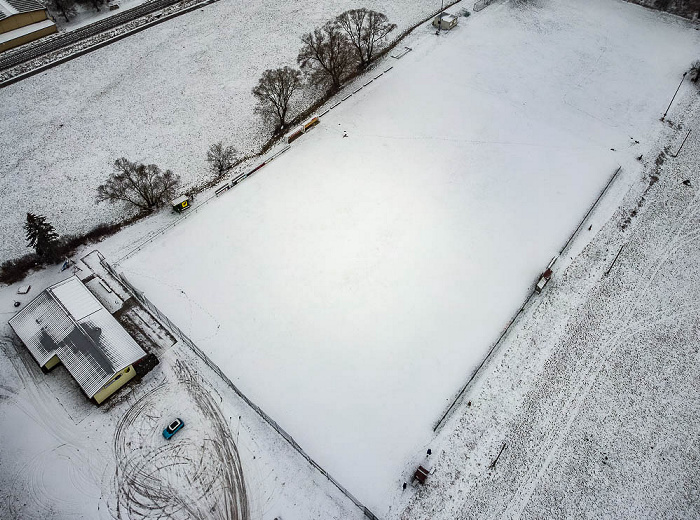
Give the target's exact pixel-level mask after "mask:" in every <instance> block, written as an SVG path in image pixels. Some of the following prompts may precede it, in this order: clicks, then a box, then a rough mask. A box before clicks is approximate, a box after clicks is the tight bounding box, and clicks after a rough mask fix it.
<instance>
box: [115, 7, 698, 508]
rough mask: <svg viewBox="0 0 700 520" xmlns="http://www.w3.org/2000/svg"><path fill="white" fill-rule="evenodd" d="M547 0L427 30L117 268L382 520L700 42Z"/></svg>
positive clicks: (629, 16)
mask: <svg viewBox="0 0 700 520" xmlns="http://www.w3.org/2000/svg"><path fill="white" fill-rule="evenodd" d="M539 5H540V7H539V8H537V9H526V10H516V9H512V8H510V6H509V5H508V4H497V5H493V6H491V7H489V8H488V9H485V10H484V11H482V12H480V13H478V14H476V15H473V16H472V17H470V18H469V19H467V20H464V19H462V20H461V22H460V26H459V27H458V28H457V29H456V30H454V31H452V32H450V33H447V34H443V35H441V36H440V37H436V36H435V35H434V34H433V30H432V29H430V28H423V29H419V30H418V33H417V34H416V35H415V36H414V37H412V38H411V40H410V41H408V42H407V43H406V45H408V46H410V47H412V48H413V49H414V50H413V52H410V53H408V54H407V55H406V56H405V57H403V58H401V60H398V61H395V60H392V64H393V65H394V69H393V70H391V71H390V72H389V73H387V74H385V75H384V76H383V77H382V78H380V79H379V80H377V81H375V82H374V83H372V84H371V85H369V86H368V87H366V88H365V89H363V90H362V91H361V92H359V93H358V94H356V95H354V96H353V97H352V98H350V99H348V100H347V101H345V102H343V103H342V104H341V105H340V106H339V107H337V108H335V109H334V110H333V111H332V112H330V113H329V114H328V115H327V116H325V117H324V118H323V119H322V123H321V124H320V125H319V126H318V127H317V128H316V129H314V130H313V132H312V133H310V134H309V135H307V136H304V137H303V138H302V139H300V140H299V141H297V142H296V143H294V145H293V146H292V149H291V150H290V151H289V152H287V153H286V154H285V155H283V156H282V157H281V158H280V159H278V160H277V161H275V162H273V163H271V164H270V165H269V166H266V167H265V169H264V170H262V171H261V172H260V173H259V174H256V176H254V177H252V178H251V179H250V180H248V181H246V182H245V183H243V184H242V185H240V186H239V187H237V188H236V189H234V190H232V191H231V192H228V193H226V194H225V195H223V196H222V197H221V198H220V199H218V200H216V201H214V202H212V203H211V204H210V205H208V206H207V207H206V208H203V209H202V210H201V211H200V212H199V213H198V214H196V215H193V216H192V217H190V218H189V219H186V220H185V221H184V222H183V223H182V224H181V225H179V226H177V227H176V228H174V229H173V230H172V231H171V232H169V233H168V234H167V235H165V236H164V237H163V238H161V239H159V240H157V241H155V242H154V243H153V244H152V245H151V246H149V247H147V248H146V249H144V250H143V251H142V252H140V253H138V254H137V255H135V256H133V257H132V258H130V259H129V260H127V261H125V262H124V263H122V264H121V265H120V266H119V267H120V269H122V270H123V271H124V273H125V274H126V275H127V277H128V278H130V279H131V281H132V282H134V283H135V285H136V286H137V287H140V288H141V289H143V290H144V291H145V293H146V295H147V296H148V297H149V298H150V299H151V300H153V301H154V302H155V303H156V304H157V305H158V306H159V307H160V308H161V309H162V310H163V311H164V312H165V313H166V314H167V315H168V316H169V317H170V318H171V319H173V320H174V321H175V322H176V323H177V324H178V325H179V326H180V327H181V328H183V330H185V332H187V333H188V334H190V335H191V337H192V339H193V340H194V341H195V342H196V343H197V344H198V345H199V346H200V347H201V348H202V349H204V350H205V351H206V352H207V353H208V354H209V355H210V356H211V358H212V359H213V360H214V361H215V362H216V363H217V364H218V365H219V366H220V367H221V368H222V370H223V371H224V372H226V373H227V374H228V376H229V377H230V378H231V379H232V380H233V381H234V382H235V383H236V384H238V385H239V386H240V387H241V389H242V390H243V391H244V392H245V393H247V395H248V396H249V397H250V398H251V399H252V400H253V401H255V402H256V403H257V404H259V405H260V406H261V407H262V408H263V409H265V411H266V412H267V413H268V414H270V415H271V416H272V417H273V418H275V420H277V421H278V422H279V423H280V424H281V425H282V426H283V427H284V428H285V429H286V430H287V431H288V432H289V433H290V434H292V435H293V436H294V437H295V438H296V439H297V441H299V443H300V444H301V445H302V446H304V448H305V449H306V450H307V452H308V453H309V454H310V455H311V456H312V457H314V458H315V459H316V460H317V461H318V462H319V463H320V464H321V465H322V466H324V467H325V468H326V469H327V470H328V471H329V472H330V473H331V474H332V475H334V476H335V477H336V478H337V479H338V480H339V481H340V482H342V483H343V484H344V485H345V486H346V487H347V488H348V489H349V490H351V492H353V493H354V494H355V495H356V496H358V498H360V499H361V500H362V501H364V502H365V503H366V504H367V505H368V506H369V507H370V508H371V509H372V510H373V511H375V513H377V514H379V515H383V514H385V513H386V512H387V510H388V507H389V504H390V502H391V496H392V495H393V494H394V493H395V491H396V490H397V489H399V487H400V485H401V483H402V482H403V481H405V480H408V479H409V476H410V473H411V472H412V470H413V469H414V467H413V466H412V463H413V461H414V460H415V459H416V455H417V454H420V453H421V452H423V451H424V450H425V449H426V447H427V446H428V445H429V444H428V443H429V442H430V439H431V434H432V426H433V424H434V422H435V421H436V419H437V418H438V417H439V416H440V414H441V413H442V411H443V409H444V407H445V405H446V404H447V403H448V401H449V399H450V398H451V397H452V396H453V395H454V392H455V391H456V390H457V389H458V388H459V386H460V385H461V383H462V382H463V381H464V380H465V379H466V377H467V376H468V374H469V373H470V372H471V370H472V369H473V368H474V367H475V366H476V365H478V363H479V362H480V361H481V359H482V358H483V356H484V355H485V353H486V351H487V350H488V348H489V346H490V345H491V343H492V342H493V341H494V340H495V339H496V338H497V337H498V335H499V333H500V331H501V330H502V328H503V327H504V326H505V325H506V323H507V321H508V320H509V318H510V317H511V315H512V314H513V312H514V311H515V310H516V309H517V308H518V307H519V306H520V304H521V302H522V301H523V299H524V298H525V297H526V295H527V294H528V292H529V291H530V290H531V289H532V284H533V282H534V281H535V278H536V276H537V274H538V273H539V272H540V271H541V270H542V269H543V268H544V266H545V265H546V264H547V261H548V260H549V259H550V258H551V257H552V256H553V255H554V254H556V253H557V251H558V250H559V248H560V247H561V246H562V245H563V243H564V241H565V240H566V238H567V237H568V235H569V233H570V232H571V230H573V229H574V228H575V226H576V224H577V223H578V221H579V219H580V218H581V216H582V215H583V214H584V213H585V212H586V210H587V209H588V207H589V205H590V204H591V202H592V201H593V200H594V199H595V197H596V196H597V194H598V192H599V191H600V190H601V189H602V187H603V186H604V185H605V184H606V182H607V180H608V179H609V177H610V176H611V175H612V173H613V172H614V171H615V169H616V168H617V167H618V165H623V167H624V168H625V172H626V173H625V175H623V177H621V179H622V180H621V181H620V182H631V180H632V179H633V178H635V177H636V176H638V175H639V173H640V171H641V166H640V163H638V162H637V161H636V159H635V158H636V157H637V156H639V155H640V154H644V153H646V152H647V151H648V150H650V149H651V147H652V145H653V144H654V140H655V139H656V136H657V135H658V129H659V123H658V118H659V117H660V115H661V113H663V110H664V109H665V107H666V105H667V104H668V101H669V99H670V96H671V95H672V93H673V91H674V90H675V88H676V86H677V84H678V81H679V80H680V76H681V74H682V72H683V71H684V70H686V69H687V66H688V64H689V63H690V62H691V61H692V58H693V57H694V54H693V53H694V52H695V50H696V48H697V44H698V42H699V38H698V33H697V32H695V31H693V30H692V29H691V28H690V27H689V25H688V24H686V23H685V22H682V21H680V20H677V19H675V18H672V17H665V16H661V15H659V14H657V13H654V12H651V11H647V10H644V9H641V8H639V7H636V6H632V5H628V4H625V3H623V2H611V1H607V0H595V1H592V2H587V3H586V4H585V5H583V4H581V3H578V2H574V1H572V0H570V1H562V2H541V3H540V4H539ZM387 66H388V65H387ZM383 68H384V67H383ZM383 68H382V69H383ZM345 133H347V137H344V134H345ZM635 141H639V143H638V144H637V143H635ZM115 253H116V254H118V253H117V252H115Z"/></svg>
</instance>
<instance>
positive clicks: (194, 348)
mask: <svg viewBox="0 0 700 520" xmlns="http://www.w3.org/2000/svg"><path fill="white" fill-rule="evenodd" d="M100 264H102V267H104V268H105V269H106V270H107V272H108V273H109V274H110V275H112V276H113V277H114V278H115V279H117V280H119V281H120V282H121V283H122V284H123V285H124V287H126V289H127V291H129V293H131V295H132V296H133V297H134V298H136V299H137V300H138V301H139V303H141V305H143V306H144V307H145V308H146V309H148V311H149V312H150V313H151V314H152V315H153V316H154V317H155V318H156V319H158V320H159V321H160V322H161V323H162V324H163V325H164V326H166V327H167V328H168V329H169V330H170V332H172V333H173V334H174V335H175V336H177V338H178V339H179V340H180V341H182V343H184V344H185V345H187V346H188V347H189V348H190V349H191V350H192V352H194V353H195V354H196V355H197V357H199V358H200V359H201V360H202V361H203V362H204V363H205V364H206V365H207V366H208V367H209V368H211V369H212V370H213V371H214V373H215V374H216V375H217V376H219V377H220V378H221V379H222V380H223V381H224V382H226V384H227V385H228V386H229V387H230V388H231V389H232V390H233V391H234V392H236V394H237V395H238V397H240V398H241V399H243V401H245V403H246V404H247V405H248V406H250V407H251V408H252V409H253V410H254V411H255V412H256V413H257V414H258V415H259V416H260V417H262V419H263V420H264V421H265V422H266V423H268V424H269V425H270V426H272V428H274V429H275V431H277V433H279V434H280V435H281V436H282V437H283V438H284V440H286V441H287V442H288V443H289V444H290V445H291V446H292V447H293V448H294V449H295V450H296V451H297V452H298V453H299V454H300V455H301V456H302V457H304V458H305V459H306V460H307V462H308V463H309V464H311V465H312V466H313V467H314V468H316V469H317V470H318V471H319V472H320V473H321V475H323V476H324V477H326V478H327V479H328V480H329V481H330V482H331V483H332V484H333V485H334V486H335V487H337V488H338V489H339V490H340V491H341V492H342V493H343V494H344V495H345V496H346V497H348V498H349V499H350V500H351V501H352V502H353V503H354V504H355V505H356V506H357V507H358V508H359V509H360V510H361V511H362V512H363V513H364V515H365V516H366V517H367V518H369V519H370V520H379V519H378V518H377V517H376V516H375V515H374V513H372V511H370V510H369V509H368V508H367V507H365V505H364V504H362V502H360V501H359V500H358V499H357V498H355V496H354V495H353V494H352V493H350V492H349V491H348V490H347V489H345V488H344V487H343V486H342V485H341V484H340V483H339V482H338V481H337V480H335V479H334V478H333V477H332V476H331V475H330V474H329V473H328V472H327V471H326V470H325V469H323V468H322V467H321V466H319V465H318V463H317V462H316V461H315V460H314V459H312V458H311V457H310V456H309V455H308V454H307V453H306V452H305V451H304V450H303V448H302V447H301V446H299V444H297V442H296V441H295V440H294V438H293V437H292V436H291V435H289V434H288V433H287V432H286V431H284V429H283V428H282V427H281V426H280V425H279V424H277V422H275V420H274V419H272V417H270V416H269V415H267V414H266V413H265V412H264V411H263V410H262V408H260V407H259V406H258V405H256V404H255V403H254V402H252V401H251V400H250V399H248V397H246V395H245V394H244V393H243V392H241V391H240V390H239V389H238V387H237V386H236V385H235V384H234V383H233V382H232V381H231V380H230V379H229V378H228V376H227V375H226V374H224V373H223V372H222V371H221V369H220V368H219V367H218V366H217V365H216V364H215V363H214V362H213V361H212V360H211V359H209V357H208V356H207V355H206V354H205V353H204V352H203V351H202V350H201V349H200V348H199V347H198V346H197V345H195V343H194V341H192V340H191V339H190V338H189V337H188V336H187V335H186V334H185V333H184V332H182V330H181V329H180V328H179V327H178V326H177V325H175V324H174V323H173V322H172V321H170V319H169V318H168V317H167V316H166V315H165V314H163V313H162V312H161V311H160V309H158V307H156V306H155V305H154V304H153V303H152V302H151V301H150V300H149V299H148V298H146V295H145V294H144V293H143V292H141V291H139V290H138V289H137V288H136V287H135V286H134V285H133V284H132V283H131V282H129V280H127V279H126V277H125V276H124V275H123V274H122V273H118V272H117V271H116V270H115V269H114V268H113V267H112V266H111V265H109V263H107V261H106V260H105V258H104V257H103V256H102V255H100Z"/></svg>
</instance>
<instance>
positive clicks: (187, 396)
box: [0, 265, 364, 520]
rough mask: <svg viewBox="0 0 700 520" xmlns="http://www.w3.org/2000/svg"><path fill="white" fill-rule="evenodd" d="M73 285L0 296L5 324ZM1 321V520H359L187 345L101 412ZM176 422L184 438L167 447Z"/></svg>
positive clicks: (53, 273)
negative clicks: (51, 292)
mask: <svg viewBox="0 0 700 520" xmlns="http://www.w3.org/2000/svg"><path fill="white" fill-rule="evenodd" d="M82 267H83V270H84V272H86V273H87V272H88V271H87V268H86V267H85V266H84V265H83V266H82ZM66 273H69V271H66V272H63V273H60V272H59V271H58V269H47V270H45V271H43V272H41V273H36V274H35V275H33V276H31V277H30V279H29V280H27V281H28V282H29V283H31V285H32V290H31V292H30V294H29V295H28V296H18V295H16V294H15V291H16V289H17V286H13V287H9V288H8V287H5V288H3V289H2V291H0V313H2V314H1V315H2V316H3V317H8V316H11V315H12V314H14V312H16V311H15V310H13V307H12V301H13V300H14V299H20V300H22V301H24V302H25V303H26V301H27V298H32V297H34V296H35V295H36V294H37V293H38V292H39V291H40V290H41V289H42V288H43V287H45V286H47V285H50V284H51V283H54V282H56V281H58V280H61V279H63V278H65V277H66V276H68V275H67V274H66ZM112 286H113V287H114V285H113V284H112ZM3 321H4V323H3V324H2V328H1V329H0V439H1V440H2V442H0V467H2V471H1V472H0V504H2V507H1V508H0V518H3V519H5V518H7V519H19V518H21V519H43V518H46V519H54V518H90V519H100V518H104V519H111V518H117V517H119V518H144V517H154V516H157V517H161V518H163V517H167V518H238V519H241V520H247V519H264V520H272V519H274V518H284V519H285V520H288V519H293V520H307V519H308V518H330V519H336V520H345V519H357V520H360V519H361V518H364V515H363V514H362V511H361V510H360V509H359V508H358V507H356V506H355V504H353V503H352V502H351V501H350V500H349V499H348V498H347V497H346V496H345V495H343V494H342V493H341V492H340V491H339V490H338V489H337V488H336V487H335V486H333V485H332V484H331V483H330V482H329V481H328V480H327V479H326V478H325V477H324V476H323V475H321V474H320V473H319V472H318V471H317V470H316V469H315V468H314V467H312V466H311V465H310V464H309V463H308V462H307V461H306V460H305V459H304V458H302V457H301V455H299V453H297V452H296V451H295V450H294V449H293V448H292V447H291V446H290V445H289V444H288V443H287V442H286V441H285V440H284V439H283V438H282V437H280V436H279V435H278V434H277V432H275V431H274V430H273V429H272V428H271V427H270V426H269V425H268V424H267V423H266V422H264V421H263V420H262V419H261V417H260V416H258V415H257V414H256V413H255V412H254V411H253V410H252V409H251V408H250V407H249V406H248V405H247V404H246V403H245V402H243V401H242V400H241V399H240V398H239V397H238V396H237V394H236V393H234V392H233V391H232V390H231V389H230V388H229V387H228V386H226V384H224V383H223V381H221V379H219V378H218V377H217V376H216V375H215V374H214V373H213V372H212V371H211V369H209V368H208V367H207V366H206V365H205V364H204V363H202V362H201V361H200V360H199V358H197V357H196V356H195V355H194V354H193V353H192V352H191V351H190V350H189V349H188V348H187V347H185V346H184V345H181V344H179V343H178V344H175V345H174V346H171V347H167V348H165V347H164V346H162V347H161V349H160V350H159V351H158V352H157V355H158V357H159V359H160V364H159V365H157V366H156V367H155V369H154V370H153V371H152V372H150V373H149V374H147V375H146V377H145V378H144V379H143V381H141V382H138V383H132V384H131V385H130V386H128V387H127V388H125V389H122V390H121V391H120V392H119V393H118V394H116V395H115V396H114V397H112V398H111V399H110V400H109V401H107V403H105V404H104V405H103V406H101V407H99V408H98V407H97V406H95V405H94V404H92V403H91V402H89V401H88V400H87V398H86V397H85V396H84V395H83V394H82V392H81V391H80V388H79V387H78V385H77V383H76V382H75V381H74V380H73V379H72V378H71V376H70V375H69V374H68V372H67V371H66V370H65V368H63V367H61V366H59V367H57V368H56V369H54V370H53V371H52V372H51V373H49V374H43V373H42V372H41V370H40V369H39V367H38V366H37V364H36V362H35V361H34V360H33V359H32V358H31V355H30V354H29V352H28V350H27V349H26V348H24V347H23V346H22V345H21V343H20V342H19V340H18V339H17V338H16V337H14V336H13V334H12V333H11V330H10V327H9V326H8V325H7V322H6V321H5V320H3ZM175 417H181V418H182V419H183V420H184V422H185V428H184V429H183V430H182V431H181V432H179V433H178V434H177V435H176V436H175V437H174V438H173V439H172V440H171V441H166V440H165V439H163V437H162V435H161V432H162V430H163V428H164V427H165V426H166V425H167V424H168V423H169V422H170V421H171V420H172V419H173V418H175Z"/></svg>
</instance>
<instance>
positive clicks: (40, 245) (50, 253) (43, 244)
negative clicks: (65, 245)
mask: <svg viewBox="0 0 700 520" xmlns="http://www.w3.org/2000/svg"><path fill="white" fill-rule="evenodd" d="M24 229H25V231H26V232H27V246H28V247H33V248H34V250H35V251H36V254H37V255H39V256H40V257H41V258H43V259H45V260H48V261H49V262H56V261H58V259H59V254H58V233H56V231H55V230H54V228H53V226H52V225H51V224H50V223H49V222H46V217H44V216H43V215H34V214H33V213H27V222H26V223H25V224H24Z"/></svg>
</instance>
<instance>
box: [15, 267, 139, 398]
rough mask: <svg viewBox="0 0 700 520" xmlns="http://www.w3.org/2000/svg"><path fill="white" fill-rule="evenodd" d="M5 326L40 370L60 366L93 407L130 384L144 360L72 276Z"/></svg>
mask: <svg viewBox="0 0 700 520" xmlns="http://www.w3.org/2000/svg"><path fill="white" fill-rule="evenodd" d="M10 326H11V327H12V329H13V330H14V331H15V333H16V334H17V335H18V336H19V337H20V339H21V340H22V342H23V343H24V344H25V345H26V346H27V348H28V349H29V351H30V352H31V354H32V356H33V357H34V359H35V360H36V361H37V363H39V366H41V367H42V369H43V370H44V371H48V370H50V369H52V368H54V367H55V366H56V365H58V364H59V363H62V364H63V365H64V366H65V367H66V369H68V372H70V374H71V375H72V376H73V378H74V379H75V380H76V381H77V382H78V384H79V385H80V387H81V388H82V389H83V391H84V392H85V394H86V395H87V396H88V397H89V398H90V399H94V400H95V402H97V403H98V404H100V403H102V402H103V401H104V400H105V399H107V398H108V397H109V396H110V395H112V394H113V393H114V392H116V391H117V390H118V389H119V388H121V387H122V386H124V384H126V383H127V382H128V381H129V380H131V379H132V378H133V377H134V375H135V373H136V372H135V370H134V366H133V365H134V364H135V363H136V362H138V361H140V360H141V359H143V358H144V357H145V356H146V352H144V351H143V349H142V348H141V347H140V346H139V345H138V344H137V343H136V341H134V339H133V338H132V337H131V336H130V335H129V333H128V332H127V331H126V330H124V328H123V327H122V326H121V325H120V324H119V322H118V321H117V320H116V319H115V318H114V316H112V315H111V314H110V312H109V311H108V310H107V309H106V308H105V307H104V306H103V305H102V304H101V303H100V302H99V301H98V300H97V298H95V296H93V294H92V293H91V292H90V291H89V290H88V288H87V287H85V285H83V283H82V282H81V281H80V279H78V278H77V277H76V276H73V277H71V278H68V279H66V280H63V281H62V282H59V283H57V284H55V285H52V286H51V287H49V288H48V289H46V290H45V291H43V292H42V293H41V294H40V295H39V296H37V297H36V298H35V299H34V300H32V301H31V302H30V303H28V304H27V306H26V307H25V308H24V309H22V310H21V311H20V312H18V313H17V314H16V315H15V316H14V317H13V318H12V319H10Z"/></svg>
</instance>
